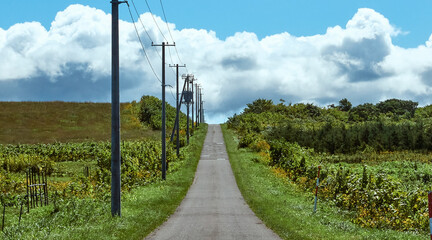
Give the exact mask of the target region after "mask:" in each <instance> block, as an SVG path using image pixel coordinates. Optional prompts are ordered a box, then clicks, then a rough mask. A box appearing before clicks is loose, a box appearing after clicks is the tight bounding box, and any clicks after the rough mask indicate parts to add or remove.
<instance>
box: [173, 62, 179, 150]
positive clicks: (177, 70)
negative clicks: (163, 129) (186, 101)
mask: <svg viewBox="0 0 432 240" xmlns="http://www.w3.org/2000/svg"><path fill="white" fill-rule="evenodd" d="M176 73H177V76H176V85H177V94H176V110H177V111H176V120H175V124H174V127H175V128H177V133H176V135H177V138H176V147H177V149H176V150H177V157H179V156H180V127H179V125H180V123H179V122H180V121H179V120H180V119H179V115H180V107H179V65H178V64H176Z"/></svg>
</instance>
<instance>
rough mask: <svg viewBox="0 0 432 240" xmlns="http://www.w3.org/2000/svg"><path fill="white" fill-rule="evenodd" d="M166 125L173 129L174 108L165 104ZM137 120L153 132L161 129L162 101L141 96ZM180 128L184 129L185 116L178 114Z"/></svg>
mask: <svg viewBox="0 0 432 240" xmlns="http://www.w3.org/2000/svg"><path fill="white" fill-rule="evenodd" d="M165 111H166V125H167V128H168V129H170V128H173V127H174V123H175V119H176V108H175V107H173V106H171V105H170V104H168V103H165ZM139 119H140V121H141V122H142V123H144V124H146V125H148V126H150V127H151V128H152V129H154V130H161V129H162V121H161V119H162V100H160V99H159V98H157V97H154V96H148V95H146V96H142V97H141V101H140V102H139ZM180 127H181V128H184V127H186V115H185V114H184V113H182V112H180Z"/></svg>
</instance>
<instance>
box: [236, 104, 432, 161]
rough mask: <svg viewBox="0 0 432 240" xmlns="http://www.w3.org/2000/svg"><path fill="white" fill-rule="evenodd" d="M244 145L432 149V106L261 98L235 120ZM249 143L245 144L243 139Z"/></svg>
mask: <svg viewBox="0 0 432 240" xmlns="http://www.w3.org/2000/svg"><path fill="white" fill-rule="evenodd" d="M228 126H230V127H232V128H234V129H236V130H237V131H238V132H239V134H240V136H241V141H240V143H241V144H243V146H247V145H250V144H252V143H253V142H256V141H259V140H260V139H262V138H265V140H267V141H272V140H276V139H284V140H286V141H288V142H293V143H294V142H297V143H299V144H300V145H301V146H305V147H310V148H314V149H315V150H317V151H320V152H329V153H353V152H357V151H363V150H364V149H366V148H368V149H370V148H373V149H374V150H375V151H378V152H379V151H394V150H432V106H426V107H420V108H419V107H418V103H417V102H413V101H410V100H399V99H389V100H386V101H382V102H379V103H377V104H371V103H365V104H361V105H358V106H355V107H353V106H352V104H351V102H350V101H348V100H347V99H346V98H344V99H342V100H340V101H339V105H337V106H335V105H330V106H328V107H326V108H321V107H318V106H315V105H313V104H309V103H307V104H304V103H299V104H294V105H293V104H289V105H286V104H284V103H283V101H281V103H279V104H274V103H273V101H272V100H266V99H258V100H256V101H254V102H252V103H250V104H247V108H245V110H244V111H243V113H241V114H239V115H234V116H233V117H231V118H229V120H228ZM242 140H243V141H242Z"/></svg>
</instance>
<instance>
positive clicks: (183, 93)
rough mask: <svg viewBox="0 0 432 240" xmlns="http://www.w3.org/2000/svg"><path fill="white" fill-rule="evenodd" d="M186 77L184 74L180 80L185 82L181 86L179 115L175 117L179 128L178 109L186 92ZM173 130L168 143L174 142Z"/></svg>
mask: <svg viewBox="0 0 432 240" xmlns="http://www.w3.org/2000/svg"><path fill="white" fill-rule="evenodd" d="M186 76H187V75H186V74H182V79H185V81H184V84H183V88H182V93H181V94H180V101H179V103H178V109H179V115H178V116H176V122H177V121H178V122H179V124H178V125H179V126H180V108H181V105H182V103H183V98H184V97H185V96H184V95H185V91H186V78H187V77H186ZM175 130H176V129H175V128H173V129H172V132H171V138H170V142H172V141H173V140H174V132H175Z"/></svg>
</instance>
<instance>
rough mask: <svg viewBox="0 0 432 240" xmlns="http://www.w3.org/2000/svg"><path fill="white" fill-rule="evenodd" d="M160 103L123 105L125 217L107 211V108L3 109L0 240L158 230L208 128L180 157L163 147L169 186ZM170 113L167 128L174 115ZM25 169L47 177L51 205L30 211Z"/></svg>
mask: <svg viewBox="0 0 432 240" xmlns="http://www.w3.org/2000/svg"><path fill="white" fill-rule="evenodd" d="M159 102H160V100H158V99H157V98H154V97H150V96H145V97H143V98H142V99H141V101H140V102H138V103H136V102H132V103H122V104H121V135H122V142H121V158H122V162H121V171H122V174H121V178H122V179H121V189H122V202H123V207H122V209H123V214H122V218H112V217H111V213H110V178H111V172H110V163H111V143H110V142H109V140H110V138H111V137H110V136H111V110H110V104H108V103H66V102H2V103H0V107H1V109H2V111H1V113H0V121H1V122H2V125H1V126H0V137H1V138H0V139H1V141H0V202H1V206H2V207H3V206H6V208H5V210H6V211H5V213H6V214H5V223H4V231H3V232H2V233H0V238H2V239H3V238H4V239H42V238H47V239H83V238H91V239H124V238H125V237H127V238H128V239H142V238H143V237H144V236H145V235H147V234H148V233H149V232H151V231H152V230H153V229H154V228H156V227H157V226H158V225H159V224H161V223H162V222H163V221H164V220H165V219H166V218H167V217H168V216H169V215H170V214H171V213H172V212H173V211H174V210H175V209H176V208H177V206H178V204H179V203H180V201H181V200H182V199H183V197H184V196H185V194H186V192H187V190H188V188H189V186H190V184H191V183H192V180H193V176H194V172H195V169H196V166H197V162H198V160H199V156H200V153H201V148H202V144H203V142H204V137H205V134H206V129H207V128H206V125H205V124H202V125H201V126H200V128H199V129H197V130H195V131H193V134H194V135H193V136H192V137H191V143H190V144H189V145H188V146H182V148H181V149H180V156H176V154H175V150H174V147H173V144H167V165H168V171H167V180H166V181H161V180H160V179H161V171H160V169H161V159H160V156H161V142H160V130H158V127H159V126H158V125H157V124H156V123H157V122H158V121H160V109H159V108H160V104H159ZM167 107H168V109H169V111H168V116H167V118H168V124H171V126H172V121H173V120H172V119H173V113H175V111H174V110H173V108H172V107H171V106H167ZM144 113H145V114H144ZM182 117H183V118H184V115H182ZM182 121H184V120H182ZM181 126H183V125H182V124H181ZM153 129H156V130H153ZM167 132H168V131H167ZM181 133H182V134H181V139H180V140H181V142H182V143H184V142H185V139H184V138H185V136H184V130H182V131H181ZM28 168H34V169H39V170H41V171H44V172H47V173H48V192H49V199H50V204H49V205H48V206H44V207H37V208H33V209H30V213H26V210H27V208H26V184H25V176H26V175H25V171H26V170H27V169H28ZM87 169H88V172H87ZM21 205H23V206H24V213H23V215H22V219H21V221H19V215H20V207H21ZM155 209H156V210H155ZM102 232H103V234H101V233H102Z"/></svg>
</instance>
